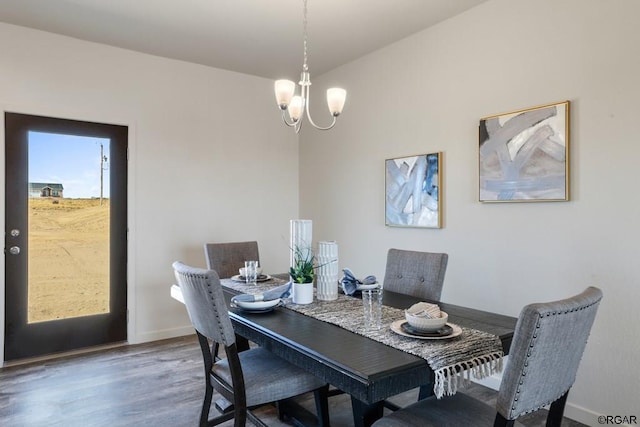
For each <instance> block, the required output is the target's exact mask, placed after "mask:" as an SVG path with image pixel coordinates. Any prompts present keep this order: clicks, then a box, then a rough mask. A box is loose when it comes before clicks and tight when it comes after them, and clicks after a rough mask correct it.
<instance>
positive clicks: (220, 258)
mask: <svg viewBox="0 0 640 427" xmlns="http://www.w3.org/2000/svg"><path fill="white" fill-rule="evenodd" d="M204 253H205V257H206V259H207V268H209V269H211V270H215V271H216V272H217V273H218V277H220V278H221V279H225V278H229V277H232V276H235V275H236V274H238V270H239V269H240V268H242V267H244V262H245V261H260V255H259V252H258V242H229V243H205V245H204Z"/></svg>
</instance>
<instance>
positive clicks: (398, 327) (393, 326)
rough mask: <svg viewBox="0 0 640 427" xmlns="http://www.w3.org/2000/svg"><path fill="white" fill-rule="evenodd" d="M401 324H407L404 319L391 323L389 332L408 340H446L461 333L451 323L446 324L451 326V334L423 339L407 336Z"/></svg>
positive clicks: (458, 328)
mask: <svg viewBox="0 0 640 427" xmlns="http://www.w3.org/2000/svg"><path fill="white" fill-rule="evenodd" d="M403 323H407V320H406V319H400V320H396V321H395V322H393V323H392V324H391V330H392V331H393V332H395V333H396V334H398V335H402V336H405V337H409V338H415V339H418V340H446V339H449V338H453V337H457V336H458V335H460V334H461V333H462V328H461V327H460V326H458V325H455V324H453V323H447V325H449V326H451V329H453V332H451V333H450V334H449V335H445V336H442V337H423V336H420V335H412V334H408V333H406V332H405V331H403V330H402V328H401V326H402V324H403Z"/></svg>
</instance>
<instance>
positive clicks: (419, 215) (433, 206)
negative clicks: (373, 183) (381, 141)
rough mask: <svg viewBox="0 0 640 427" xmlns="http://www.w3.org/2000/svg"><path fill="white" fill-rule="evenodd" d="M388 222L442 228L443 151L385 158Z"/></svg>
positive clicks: (390, 224) (395, 224)
mask: <svg viewBox="0 0 640 427" xmlns="http://www.w3.org/2000/svg"><path fill="white" fill-rule="evenodd" d="M385 225H388V226H396V227H422V228H441V227H442V153H440V152H438V153H430V154H420V155H417V156H409V157H400V158H396V159H387V160H386V161H385Z"/></svg>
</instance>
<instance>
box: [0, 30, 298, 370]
mask: <svg viewBox="0 0 640 427" xmlns="http://www.w3.org/2000/svg"><path fill="white" fill-rule="evenodd" d="M0 52H2V55H0V107H1V109H2V111H3V112H4V111H15V112H22V113H30V114H41V115H48V116H54V117H64V118H72V119H79V120H92V121H100V122H107V123H116V124H124V125H128V126H129V130H130V135H129V146H130V162H129V179H130V182H129V200H130V205H129V229H130V245H129V246H130V247H129V264H128V268H129V281H128V285H129V311H130V320H131V321H130V324H129V341H130V342H140V341H147V340H152V339H157V338H165V337H169V336H172V335H179V334H185V333H192V329H191V327H190V326H189V325H190V323H189V319H188V318H187V316H186V312H185V310H184V307H183V306H182V305H181V304H179V303H176V302H175V301H173V300H172V299H171V298H170V296H169V285H171V284H172V283H173V280H174V279H173V272H172V269H171V263H172V262H173V261H174V260H177V259H180V260H183V261H185V262H188V263H191V264H194V265H199V266H205V260H204V254H203V249H202V245H203V243H205V242H207V241H234V240H254V239H257V240H258V243H259V246H260V255H261V260H262V264H263V265H264V266H265V268H266V270H267V271H276V272H277V271H285V270H286V268H287V266H288V255H289V250H288V239H289V219H291V218H296V217H297V213H298V167H297V165H298V143H297V138H296V137H295V134H294V133H293V132H291V131H290V130H289V129H286V128H285V126H283V125H282V123H281V121H280V116H279V111H278V110H277V108H276V106H275V104H274V102H273V99H272V98H273V89H272V87H273V86H272V82H271V81H269V80H267V79H261V78H257V77H252V76H247V75H243V74H238V73H232V72H227V71H222V70H216V69H212V68H208V67H203V66H199V65H194V64H188V63H184V62H179V61H173V60H167V59H163V58H158V57H154V56H149V55H143V54H139V53H134V52H131V51H126V50H122V49H116V48H112V47H107V46H103V45H99V44H94V43H87V42H83V41H79V40H75V39H72V38H67V37H61V36H57V35H52V34H48V33H44V32H38V31H33V30H29V29H25V28H20V27H16V26H11V25H5V24H0ZM0 120H2V122H3V121H4V114H2V118H1V119H0ZM0 128H1V129H2V132H4V123H2V125H1V126H0ZM0 141H2V142H0V144H2V148H1V149H0V152H1V153H2V154H0V156H2V159H1V161H0V164H1V166H0V168H1V169H2V172H0V191H1V192H2V195H1V196H0V207H1V209H0V210H1V211H3V212H4V203H5V197H4V134H2V135H1V136H0ZM249 193H251V194H253V195H254V198H253V202H252V204H248V203H247V198H246V196H247V194H249ZM1 221H2V222H4V215H3V216H2V219H1ZM1 262H2V263H3V264H2V266H1V269H2V273H1V277H2V278H3V279H2V280H3V283H2V286H1V287H0V288H1V291H0V292H1V293H0V318H1V319H2V320H0V322H4V306H5V302H4V259H2V261H1ZM9 303H10V302H9ZM3 333H4V325H2V327H1V328H0V342H4V337H3ZM1 360H2V357H1V354H0V361H1Z"/></svg>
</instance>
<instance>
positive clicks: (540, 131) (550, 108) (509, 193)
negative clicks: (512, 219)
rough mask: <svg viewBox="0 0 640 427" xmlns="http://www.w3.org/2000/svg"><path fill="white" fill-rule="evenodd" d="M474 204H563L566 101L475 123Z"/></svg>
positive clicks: (566, 163)
mask: <svg viewBox="0 0 640 427" xmlns="http://www.w3.org/2000/svg"><path fill="white" fill-rule="evenodd" d="M479 144H480V149H479V153H480V154H479V160H480V168H479V171H480V193H479V194H480V201H481V202H549V201H567V200H569V101H565V102H560V103H556V104H548V105H541V106H539V107H533V108H528V109H525V110H519V111H514V112H511V113H504V114H498V115H495V116H489V117H484V118H482V119H480V129H479Z"/></svg>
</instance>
